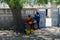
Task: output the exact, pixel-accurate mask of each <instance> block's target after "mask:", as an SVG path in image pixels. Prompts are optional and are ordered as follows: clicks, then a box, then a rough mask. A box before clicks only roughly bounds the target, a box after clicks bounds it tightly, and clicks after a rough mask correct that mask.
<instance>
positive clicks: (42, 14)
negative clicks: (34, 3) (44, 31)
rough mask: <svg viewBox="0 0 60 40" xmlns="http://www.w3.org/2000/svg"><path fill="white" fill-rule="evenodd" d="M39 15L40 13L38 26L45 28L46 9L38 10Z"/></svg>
mask: <svg viewBox="0 0 60 40" xmlns="http://www.w3.org/2000/svg"><path fill="white" fill-rule="evenodd" d="M39 13H40V22H39V26H40V27H45V26H46V25H45V23H46V9H43V8H41V9H39Z"/></svg>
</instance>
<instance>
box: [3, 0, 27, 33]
mask: <svg viewBox="0 0 60 40" xmlns="http://www.w3.org/2000/svg"><path fill="white" fill-rule="evenodd" d="M3 2H5V3H7V4H8V5H9V7H10V9H11V11H12V14H13V21H14V25H16V26H17V28H16V30H17V31H20V32H23V29H24V28H23V27H22V15H21V9H22V8H23V4H24V3H26V0H3ZM18 28H19V29H18ZM21 30H22V31H21Z"/></svg>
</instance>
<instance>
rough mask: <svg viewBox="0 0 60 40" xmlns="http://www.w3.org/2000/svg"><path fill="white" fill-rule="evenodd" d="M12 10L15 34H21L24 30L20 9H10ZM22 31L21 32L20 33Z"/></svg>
mask: <svg viewBox="0 0 60 40" xmlns="http://www.w3.org/2000/svg"><path fill="white" fill-rule="evenodd" d="M11 10H12V14H13V21H14V25H16V26H17V27H16V31H17V32H23V31H24V29H23V27H22V15H21V9H16V8H14V9H11ZM21 30H22V31H21Z"/></svg>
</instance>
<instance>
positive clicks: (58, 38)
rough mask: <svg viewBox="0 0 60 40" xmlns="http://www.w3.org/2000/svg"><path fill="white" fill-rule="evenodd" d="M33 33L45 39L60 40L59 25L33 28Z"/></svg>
mask: <svg viewBox="0 0 60 40" xmlns="http://www.w3.org/2000/svg"><path fill="white" fill-rule="evenodd" d="M34 34H35V35H37V36H38V37H42V38H44V39H46V40H60V28H59V27H50V28H42V29H41V30H35V33H34Z"/></svg>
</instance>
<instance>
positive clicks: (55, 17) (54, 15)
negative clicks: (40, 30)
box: [51, 8, 59, 27]
mask: <svg viewBox="0 0 60 40" xmlns="http://www.w3.org/2000/svg"><path fill="white" fill-rule="evenodd" d="M51 12H52V26H54V27H57V26H58V14H59V13H58V8H52V11H51Z"/></svg>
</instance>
